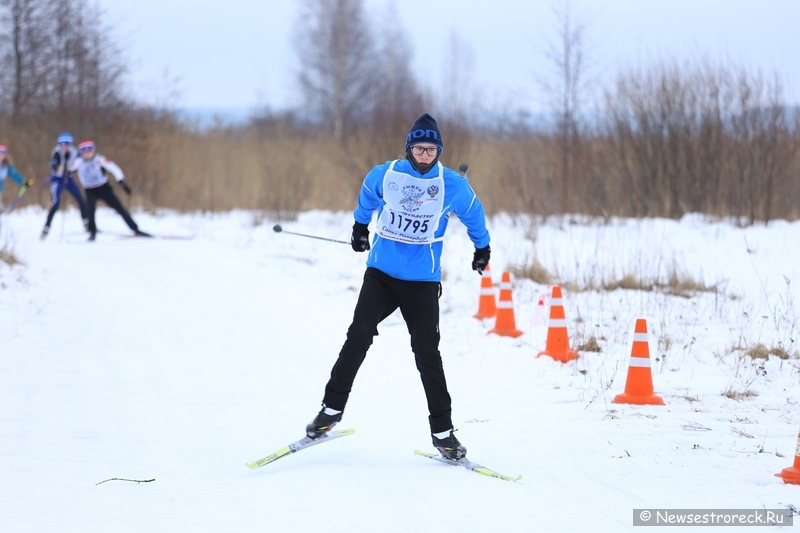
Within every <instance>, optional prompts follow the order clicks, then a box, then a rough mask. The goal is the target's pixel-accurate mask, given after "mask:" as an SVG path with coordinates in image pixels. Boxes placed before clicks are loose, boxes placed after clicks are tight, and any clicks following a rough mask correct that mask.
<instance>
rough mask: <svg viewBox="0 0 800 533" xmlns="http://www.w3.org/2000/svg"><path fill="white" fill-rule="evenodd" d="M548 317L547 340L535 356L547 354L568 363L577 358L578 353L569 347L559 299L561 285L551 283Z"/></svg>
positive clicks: (562, 308)
mask: <svg viewBox="0 0 800 533" xmlns="http://www.w3.org/2000/svg"><path fill="white" fill-rule="evenodd" d="M550 291H551V292H550V319H549V320H548V321H547V341H546V343H545V347H544V351H542V352H539V353H538V354H536V357H541V356H543V355H548V356H550V357H552V358H553V359H555V360H556V361H561V362H562V363H568V362H570V361H572V360H575V359H577V358H578V354H577V353H576V352H574V351H572V350H570V349H569V335H568V334H567V316H566V315H565V314H564V304H563V303H562V300H561V287H559V286H558V285H552V286H551V289H550Z"/></svg>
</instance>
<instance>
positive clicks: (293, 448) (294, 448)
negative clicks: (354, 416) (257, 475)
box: [245, 429, 356, 470]
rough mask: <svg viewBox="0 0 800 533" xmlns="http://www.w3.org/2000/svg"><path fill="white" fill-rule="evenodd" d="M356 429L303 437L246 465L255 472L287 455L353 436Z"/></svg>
mask: <svg viewBox="0 0 800 533" xmlns="http://www.w3.org/2000/svg"><path fill="white" fill-rule="evenodd" d="M355 432H356V430H355V429H342V430H337V431H329V432H328V433H326V434H325V436H323V437H320V438H318V439H311V438H309V437H303V438H302V439H300V440H298V441H295V442H293V443H291V444H289V445H288V446H284V447H283V448H281V449H280V450H278V451H277V452H275V453H272V454H270V455H268V456H266V457H264V458H262V459H259V460H258V461H253V462H252V463H245V465H247V467H248V468H252V469H253V470H255V469H256V468H261V467H262V466H264V465H266V464H269V463H271V462H273V461H277V460H278V459H280V458H281V457H286V456H287V455H291V454H293V453H295V452H299V451H300V450H303V449H305V448H310V447H311V446H316V445H317V444H322V443H323V442H328V441H331V440H334V439H338V438H339V437H347V436H348V435H352V434H353V433H355Z"/></svg>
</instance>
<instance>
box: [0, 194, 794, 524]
mask: <svg viewBox="0 0 800 533" xmlns="http://www.w3.org/2000/svg"><path fill="white" fill-rule="evenodd" d="M44 218H45V212H44V211H42V210H41V209H38V208H26V209H23V210H15V211H13V212H12V213H11V214H10V215H9V216H4V217H3V221H2V222H3V226H2V233H0V246H2V245H3V244H6V243H8V244H9V245H10V246H11V247H12V248H13V250H14V253H15V254H16V255H17V256H18V257H19V258H20V259H21V260H22V261H23V262H24V263H25V264H24V265H22V266H15V267H8V266H7V265H6V264H5V263H0V332H2V335H0V351H1V353H2V358H0V479H2V481H3V483H2V484H0V502H2V503H1V504H0V523H2V524H3V529H4V530H5V531H15V532H16V531H25V532H27V531H61V532H72V531H75V532H78V531H81V532H83V531H118V532H128V531H130V532H133V531H137V532H138V531H141V530H148V531H165V532H167V531H170V532H171V531H254V530H262V531H304V530H310V529H312V528H313V529H314V530H322V531H334V532H339V531H342V532H344V531H347V532H376V531H381V532H395V531H396V532H408V531H439V532H449V531H453V532H459V533H464V532H472V531H474V532H485V531H511V530H513V531H534V530H536V531H594V532H606V531H607V532H614V531H620V530H626V529H633V527H632V510H633V509H638V508H648V507H649V508H674V509H678V508H689V509H700V508H708V509H736V508H739V509H753V508H778V509H782V508H786V507H787V506H790V505H793V506H795V507H797V506H800V487H798V486H791V485H784V484H783V482H782V481H781V480H780V479H779V478H776V477H774V474H775V473H777V472H780V470H782V469H783V468H786V467H788V466H791V465H792V462H793V458H794V453H795V444H796V442H797V440H796V439H797V433H798V424H800V412H799V411H798V402H799V401H800V396H799V395H798V392H799V391H800V388H799V387H798V381H800V371H799V369H800V362H798V360H797V359H796V358H792V359H789V360H780V359H778V358H776V357H774V356H773V357H770V358H769V359H768V360H755V361H754V360H752V359H750V358H741V357H739V353H740V352H736V351H734V352H733V353H731V351H732V349H733V348H735V347H737V346H745V347H751V346H754V345H755V344H757V343H763V344H764V345H765V346H767V347H773V346H783V347H785V348H786V349H787V350H788V351H789V352H791V353H796V352H797V346H796V343H795V340H796V335H797V329H796V328H797V315H798V310H797V309H796V305H797V303H796V301H797V300H798V290H797V283H798V273H799V271H800V266H798V265H799V264H798V262H797V261H796V256H795V254H794V252H793V250H796V248H797V244H798V243H800V223H787V222H781V221H775V222H772V223H770V224H769V225H767V226H764V225H761V226H754V227H747V228H739V227H736V226H733V225H731V224H728V223H724V222H715V223H712V222H706V221H705V220H704V218H703V217H702V216H699V215H691V216H686V217H684V218H683V219H682V220H680V221H672V220H664V219H650V220H641V221H635V220H618V219H615V220H612V221H611V222H610V223H608V224H599V223H596V222H592V221H589V220H585V219H582V218H580V217H575V218H572V219H570V218H553V219H551V220H550V221H549V222H547V223H546V224H539V225H538V226H535V227H534V228H533V229H531V227H530V226H529V224H526V223H523V222H521V221H520V220H515V219H512V218H510V217H505V216H498V217H494V218H492V219H491V220H490V221H489V227H490V231H491V233H492V261H491V267H492V269H491V272H492V274H493V279H494V282H495V285H498V284H499V280H500V274H501V273H502V271H503V270H504V269H507V268H509V267H510V266H512V265H520V264H527V263H530V262H531V261H532V259H533V258H534V257H535V258H536V259H537V260H538V261H539V262H541V263H542V264H543V265H544V266H545V267H546V268H547V269H548V270H549V271H550V272H552V273H557V274H558V275H559V276H560V277H561V278H564V279H568V280H573V281H578V282H581V283H588V282H591V281H592V280H594V281H597V280H610V279H616V278H619V277H621V275H623V274H626V273H636V274H638V275H641V276H642V277H652V276H656V275H659V276H661V277H662V278H663V277H664V276H667V275H669V273H670V272H673V271H676V270H677V271H680V272H682V273H685V274H686V275H688V276H690V277H691V278H692V279H694V280H698V281H701V282H702V283H705V284H706V285H707V286H716V287H717V288H718V290H717V292H716V293H714V292H705V293H701V294H699V295H694V296H691V297H689V298H681V297H675V296H665V295H663V294H660V293H657V292H638V291H625V290H616V291H613V292H603V293H598V292H577V293H571V292H569V291H567V290H565V291H564V292H565V294H564V306H565V311H566V315H567V321H568V327H569V333H570V339H571V342H572V346H573V348H574V347H575V345H576V343H577V342H578V341H583V340H586V339H588V338H589V337H590V336H595V337H596V339H597V340H598V342H599V344H600V346H601V348H602V351H601V352H599V353H597V352H581V357H580V358H579V360H578V361H575V362H572V363H569V364H566V365H564V364H561V363H557V362H554V361H552V360H551V359H549V358H547V357H543V358H537V357H536V355H537V353H538V352H539V351H541V350H542V349H544V342H545V336H546V329H545V328H544V327H542V326H540V325H537V324H534V319H535V316H534V315H535V306H536V302H537V299H538V297H539V295H540V294H542V293H543V292H544V291H545V286H543V285H539V284H536V283H533V282H531V281H530V280H526V279H515V280H514V290H513V299H514V307H515V319H516V324H517V327H518V328H519V329H521V330H523V331H524V332H525V334H524V335H523V336H521V337H519V338H516V339H512V338H507V337H498V336H496V335H487V331H488V330H489V329H491V328H492V327H493V326H494V321H493V319H492V320H485V321H478V320H476V319H474V318H472V315H473V314H474V313H475V312H476V311H477V304H478V294H479V286H480V280H479V278H478V276H477V275H475V273H474V272H472V271H471V270H470V261H471V258H472V248H473V247H472V244H471V243H470V242H469V240H468V238H467V236H466V232H465V230H464V228H463V226H461V224H460V223H458V221H457V220H453V221H451V227H450V228H449V230H448V237H447V239H446V240H445V254H444V257H443V265H444V271H445V280H444V283H443V284H444V293H443V296H442V299H441V302H440V305H441V331H442V342H441V347H440V349H441V352H442V356H443V360H444V365H445V372H446V374H447V379H448V384H449V387H450V392H451V395H452V397H453V415H454V421H455V423H456V426H457V428H458V430H459V432H458V437H459V439H460V440H461V441H462V442H463V443H464V444H465V445H466V446H467V448H468V450H469V453H468V457H469V458H470V459H471V460H473V461H475V462H478V463H481V464H483V465H485V466H486V467H488V468H491V469H494V470H497V471H499V472H502V473H504V474H507V475H517V474H522V475H523V478H522V479H521V480H520V481H519V482H517V483H508V482H504V481H501V480H496V479H490V478H486V477H484V476H480V475H476V474H474V473H471V472H467V471H465V470H464V469H462V468H453V467H450V466H448V465H442V464H438V463H436V462H432V461H429V460H425V459H424V458H420V457H416V456H415V455H414V454H413V451H414V450H415V449H421V450H429V451H432V450H433V448H432V446H431V444H430V436H429V434H428V428H427V410H426V404H425V398H424V395H423V391H422V386H421V384H420V381H419V376H418V374H417V372H416V369H415V368H414V362H413V355H412V354H411V352H410V347H409V339H408V332H407V330H406V327H405V323H404V322H403V321H402V318H401V317H400V315H399V314H397V313H396V314H395V315H392V316H390V317H389V318H387V319H386V320H385V321H384V323H383V324H382V325H381V327H380V334H379V336H378V337H376V339H375V343H374V344H373V346H372V348H371V350H370V352H369V354H368V356H367V359H366V361H365V362H364V365H363V366H362V368H361V371H360V373H359V375H358V377H357V379H356V382H355V385H354V390H353V392H352V395H351V397H350V402H349V404H348V407H347V410H346V411H345V417H344V420H343V421H342V423H341V425H340V427H341V428H342V429H344V428H348V427H353V428H356V430H357V431H356V433H355V435H353V436H352V437H350V438H347V439H341V440H337V441H334V442H331V443H327V444H325V445H324V446H319V447H314V448H311V449H309V450H307V451H303V452H301V453H298V454H296V455H292V456H290V457H287V458H284V459H281V460H280V461H277V462H275V463H274V464H270V465H266V466H265V467H263V468H260V469H258V470H255V471H251V470H250V469H248V468H246V467H245V466H244V463H245V462H249V461H254V460H256V459H258V458H261V457H263V456H265V455H267V454H269V453H271V452H273V451H275V450H277V449H278V448H280V447H282V446H284V445H286V444H288V443H289V442H291V441H294V440H296V439H297V438H300V437H301V436H302V433H303V429H304V426H305V424H306V423H307V422H308V421H309V420H311V418H313V416H314V414H315V413H316V411H317V410H318V408H319V402H320V399H321V397H322V392H323V388H324V385H325V382H326V381H327V378H328V375H329V372H330V368H331V366H332V365H333V363H334V361H335V359H336V356H337V354H338V351H339V349H340V347H341V344H342V342H343V341H344V336H345V332H346V330H347V327H348V325H349V322H350V319H351V317H352V311H353V307H354V305H355V301H356V298H357V296H358V289H359V287H360V281H361V278H362V276H363V272H364V261H365V256H364V255H363V254H356V253H353V252H352V250H350V248H349V246H344V245H341V244H336V243H329V242H324V241H317V240H313V239H307V238H303V237H299V236H292V235H288V234H276V233H274V232H273V231H272V229H271V228H272V224H271V223H264V224H256V223H254V220H256V218H257V217H256V216H255V215H254V214H252V213H248V212H242V211H235V212H231V213H224V214H215V215H201V214H182V215H181V214H174V213H171V212H160V213H157V214H148V213H144V212H138V213H134V218H135V219H136V220H137V222H138V223H139V225H140V227H141V228H142V229H143V230H144V231H151V232H153V233H158V234H168V235H195V238H194V239H193V240H188V241H181V240H161V239H152V240H151V239H119V238H118V235H120V234H123V235H124V234H126V232H127V228H125V226H124V224H123V222H122V221H121V220H120V219H119V217H118V216H117V215H116V214H115V213H113V212H111V211H110V210H108V209H100V210H99V211H98V226H99V227H100V228H101V230H107V232H108V234H103V233H101V234H100V235H99V236H98V240H97V242H95V243H89V244H85V245H84V244H83V242H84V239H85V234H83V233H82V232H81V224H80V217H79V216H78V214H77V213H76V212H75V211H67V212H66V213H60V214H59V215H58V217H57V218H56V219H55V221H54V224H53V229H52V230H51V233H50V236H49V237H48V238H47V240H45V241H40V240H39V238H38V235H39V231H40V230H41V225H42V224H43V221H44ZM282 224H283V226H284V228H285V229H286V230H289V231H296V232H300V233H307V234H312V235H320V236H323V237H328V238H333V239H342V240H348V239H349V234H350V226H351V225H352V217H351V214H350V213H330V212H321V211H312V212H308V213H302V214H301V215H300V216H299V218H298V220H297V221H292V222H286V221H283V222H282ZM76 244H81V245H80V246H78V245H76ZM638 317H646V318H648V325H649V327H650V330H651V342H650V355H651V360H652V363H653V381H654V386H655V392H656V394H659V395H661V396H662V397H663V398H664V400H665V402H666V404H667V405H666V406H661V407H657V406H631V405H618V404H612V403H611V400H612V399H613V398H614V396H615V395H617V394H619V393H620V392H622V390H623V389H624V386H625V379H626V375H627V365H628V359H629V356H630V348H631V340H632V329H633V323H634V320H635V319H636V318H638ZM726 391H736V392H745V391H750V392H752V393H754V394H755V395H754V396H751V397H748V398H743V399H740V400H734V399H730V398H728V397H726V396H725V395H724V394H725V392H726ZM779 454H780V455H779ZM114 477H116V478H125V479H139V480H144V479H153V478H155V481H154V482H151V483H144V484H136V483H131V482H125V481H113V482H107V483H103V484H101V485H96V484H97V483H98V482H100V481H103V480H106V479H109V478H114ZM759 529H760V528H753V529H749V530H752V531H757V530H759ZM764 529H765V528H764ZM678 530H681V528H679V527H677V528H673V529H671V531H678ZM686 530H688V528H686Z"/></svg>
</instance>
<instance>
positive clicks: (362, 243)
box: [350, 222, 369, 252]
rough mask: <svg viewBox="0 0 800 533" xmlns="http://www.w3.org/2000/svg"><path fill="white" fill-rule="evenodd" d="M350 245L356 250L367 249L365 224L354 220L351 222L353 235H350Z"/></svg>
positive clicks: (366, 228)
mask: <svg viewBox="0 0 800 533" xmlns="http://www.w3.org/2000/svg"><path fill="white" fill-rule="evenodd" d="M350 246H352V247H353V250H354V251H356V252H366V251H367V250H369V228H368V227H367V225H366V224H362V223H361V222H356V223H354V224H353V235H352V236H351V237H350Z"/></svg>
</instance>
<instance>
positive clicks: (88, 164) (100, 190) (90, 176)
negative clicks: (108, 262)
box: [70, 139, 150, 241]
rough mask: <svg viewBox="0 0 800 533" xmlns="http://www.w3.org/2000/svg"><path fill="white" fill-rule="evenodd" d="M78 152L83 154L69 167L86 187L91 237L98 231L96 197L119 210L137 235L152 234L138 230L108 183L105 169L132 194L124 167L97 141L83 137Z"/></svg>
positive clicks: (147, 235) (145, 235)
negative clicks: (101, 149)
mask: <svg viewBox="0 0 800 533" xmlns="http://www.w3.org/2000/svg"><path fill="white" fill-rule="evenodd" d="M78 152H79V153H80V155H81V156H80V157H79V158H77V159H74V160H73V161H72V162H71V163H70V171H71V172H73V173H75V174H77V175H78V179H79V180H80V182H81V185H83V188H84V190H85V191H86V203H87V204H88V218H89V240H90V241H93V240H95V237H96V235H97V224H96V223H95V210H96V209H97V200H103V201H104V202H105V203H106V204H107V205H108V206H109V207H110V208H112V209H113V210H115V211H116V212H117V213H119V214H120V216H121V217H122V219H123V220H125V223H126V224H127V225H128V227H129V228H131V229H132V230H133V232H134V234H135V235H136V236H138V237H150V234H148V233H145V232H143V231H140V230H139V226H137V225H136V222H134V221H133V218H131V215H130V213H128V211H127V210H126V209H125V207H124V206H123V205H122V202H120V201H119V198H117V195H116V194H114V190H113V189H112V188H111V186H110V185H109V184H108V178H106V173H110V174H111V175H112V176H114V178H116V180H117V183H119V185H120V187H122V188H123V189H124V190H125V192H126V193H127V194H128V195H130V194H131V189H130V187H128V184H127V183H125V174H123V173H122V169H120V168H119V166H118V165H117V164H116V163H114V162H113V161H109V160H108V159H106V158H105V157H104V156H102V155H99V154H98V153H97V152H96V148H95V144H94V141H91V140H88V139H87V140H85V141H81V143H80V144H79V145H78Z"/></svg>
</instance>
